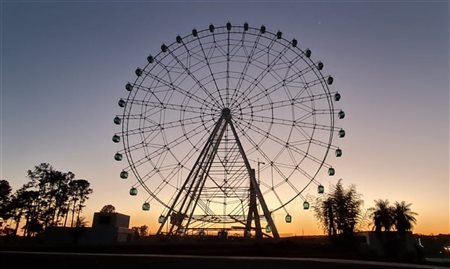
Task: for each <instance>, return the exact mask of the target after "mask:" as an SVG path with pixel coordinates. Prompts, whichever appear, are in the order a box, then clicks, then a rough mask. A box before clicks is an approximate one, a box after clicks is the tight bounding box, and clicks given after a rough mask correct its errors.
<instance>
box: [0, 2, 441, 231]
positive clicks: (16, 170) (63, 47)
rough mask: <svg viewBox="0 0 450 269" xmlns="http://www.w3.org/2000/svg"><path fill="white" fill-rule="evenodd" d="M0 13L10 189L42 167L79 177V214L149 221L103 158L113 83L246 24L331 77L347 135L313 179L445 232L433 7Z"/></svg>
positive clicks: (115, 93)
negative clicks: (405, 205) (274, 35)
mask: <svg viewBox="0 0 450 269" xmlns="http://www.w3.org/2000/svg"><path fill="white" fill-rule="evenodd" d="M1 9H2V10H1V30H2V40H1V45H2V50H1V123H2V124H1V139H2V141H1V166H0V173H1V175H0V176H1V178H2V179H3V178H4V179H7V180H9V181H10V182H11V184H12V186H13V187H14V188H18V187H20V186H21V185H22V184H23V183H25V182H26V180H27V179H26V178H25V173H26V170H27V169H31V168H32V167H33V166H34V165H36V164H38V163H40V162H49V163H51V164H52V165H53V166H54V167H55V168H56V169H58V170H62V171H68V170H70V171H72V172H74V173H75V174H76V175H77V177H79V178H86V179H88V180H89V181H90V182H91V183H92V185H93V188H94V194H93V195H92V197H91V199H90V200H89V202H88V207H87V208H86V210H85V214H86V216H87V217H88V218H90V215H91V214H92V212H94V211H96V210H99V209H100V208H101V207H102V206H103V205H104V204H114V205H115V206H116V208H117V209H118V210H119V211H122V212H124V213H128V214H130V215H132V220H133V219H134V220H135V221H136V223H146V222H147V221H150V219H151V221H152V222H156V219H157V217H156V216H157V215H158V214H159V213H158V212H156V211H155V213H149V214H150V216H148V215H147V216H144V215H142V213H141V211H140V205H141V203H142V199H141V200H139V197H137V198H136V199H131V198H130V197H129V196H128V194H127V193H128V189H129V187H130V186H131V184H132V183H130V182H124V181H121V180H120V179H119V177H118V173H119V172H120V171H121V169H122V166H121V165H118V164H117V163H116V162H114V160H113V158H112V156H113V154H114V153H115V152H116V151H117V150H118V147H119V146H117V145H115V144H113V143H112V142H111V136H112V134H113V133H114V132H115V131H117V130H116V126H114V125H113V123H112V118H113V117H114V115H115V114H116V113H118V112H119V108H118V107H117V105H116V104H117V100H118V99H119V98H120V97H124V96H125V91H124V84H125V83H126V82H127V81H129V80H133V79H134V78H135V76H134V70H135V68H136V67H138V66H141V67H142V66H144V65H145V64H146V56H147V55H148V54H149V53H155V54H156V52H157V51H158V50H159V47H160V45H161V44H162V43H171V42H173V41H174V39H175V36H176V35H178V34H180V35H184V34H187V33H189V32H190V31H191V30H192V28H197V29H203V28H206V27H207V26H208V25H209V24H210V23H213V24H216V25H224V24H225V23H226V22H228V21H230V22H231V23H232V24H243V23H244V22H248V23H249V24H250V25H251V26H255V27H259V26H260V25H262V24H264V25H266V27H267V28H268V29H269V30H271V31H273V32H275V31H277V30H281V31H282V32H283V33H284V36H285V37H286V38H296V39H297V40H298V41H299V44H300V46H301V47H302V48H311V50H312V52H313V57H314V58H315V59H317V60H322V61H323V62H324V63H325V73H327V74H331V75H333V76H334V77H335V84H334V86H333V89H335V90H339V91H340V92H341V93H342V95H343V100H342V102H341V104H340V105H341V107H342V108H343V109H344V110H345V111H346V114H347V116H346V119H345V120H344V121H342V122H340V123H339V125H341V126H343V127H344V128H345V129H346V131H347V136H346V138H345V139H344V140H342V141H339V146H340V147H341V148H343V149H344V152H345V155H344V157H343V158H341V159H338V160H332V161H331V162H332V163H333V165H334V167H336V170H337V174H336V176H337V177H336V178H335V179H328V178H325V179H323V180H322V182H324V183H325V184H324V185H326V186H328V185H329V184H334V183H335V182H336V179H337V178H343V179H344V181H343V182H344V184H355V185H356V186H357V189H358V191H359V192H361V193H362V194H363V195H364V196H363V198H364V199H365V200H366V205H365V206H366V207H367V208H368V207H370V206H372V205H373V203H372V202H373V200H374V199H379V198H383V199H389V200H391V201H397V200H398V201H401V200H405V201H407V202H410V203H413V210H415V211H416V212H418V213H419V224H418V226H417V230H418V231H419V232H420V231H422V232H427V233H428V232H432V233H438V232H449V4H448V2H446V1H442V2H439V1H435V2H408V1H394V2H384V1H383V2H378V3H377V2H367V1H366V2H359V1H337V2H336V3H335V2H303V1H299V2H281V3H280V2H270V1H269V2H243V3H241V2H238V1H233V2H230V1H229V2H226V1H208V2H189V1H186V2H184V1H181V2H145V1H141V2H139V1H117V2H112V3H111V2H106V1H95V2H94V1H84V2H81V3H80V2H70V1H61V2H56V1H47V2H45V1H44V2H42V1H39V2H37V1H36V2H34V1H27V2H22V1H2V5H1ZM297 206H299V207H300V202H298V204H297ZM155 207H156V208H157V206H156V205H155ZM152 214H154V216H153V215H152ZM299 214H300V213H299ZM301 214H303V215H304V216H303V215H302V216H300V218H303V219H309V221H306V220H305V222H303V223H302V222H298V223H296V222H295V221H294V224H296V225H297V226H296V228H295V229H293V233H300V231H302V230H303V232H305V233H315V232H316V230H317V225H315V224H314V223H313V221H311V219H312V213H304V212H301ZM294 216H295V215H294ZM294 220H295V218H294ZM431 227H434V228H431Z"/></svg>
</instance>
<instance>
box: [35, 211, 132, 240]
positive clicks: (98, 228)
mask: <svg viewBox="0 0 450 269" xmlns="http://www.w3.org/2000/svg"><path fill="white" fill-rule="evenodd" d="M129 224H130V216H127V215H124V214H120V213H102V212H97V213H94V219H93V221H92V227H89V228H87V227H76V228H69V227H49V228H47V229H46V230H45V232H44V235H43V237H44V241H45V242H46V243H48V244H83V245H84V244H85V245H105V244H115V243H124V242H131V241H132V240H133V238H134V234H135V233H134V231H133V230H132V229H129Z"/></svg>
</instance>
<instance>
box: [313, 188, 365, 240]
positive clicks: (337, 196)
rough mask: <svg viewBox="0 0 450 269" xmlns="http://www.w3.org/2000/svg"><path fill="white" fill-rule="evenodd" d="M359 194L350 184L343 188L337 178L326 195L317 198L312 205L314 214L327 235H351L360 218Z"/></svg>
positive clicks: (360, 204)
mask: <svg viewBox="0 0 450 269" xmlns="http://www.w3.org/2000/svg"><path fill="white" fill-rule="evenodd" d="M362 203H363V201H362V200H361V195H360V194H359V193H357V192H356V187H355V186H354V185H351V186H350V187H349V188H347V189H345V188H344V186H343V185H342V181H341V180H339V181H338V183H337V184H336V186H334V188H333V189H332V191H331V193H329V194H328V195H327V196H326V197H324V198H321V199H318V202H317V203H316V205H315V206H314V211H315V215H316V217H317V218H318V220H319V222H320V223H321V224H322V226H323V228H324V229H325V230H326V231H327V232H328V235H330V236H331V235H336V234H341V235H343V236H345V237H351V236H353V233H354V231H355V229H356V225H357V223H358V222H359V221H360V220H361V217H362V214H361V206H362Z"/></svg>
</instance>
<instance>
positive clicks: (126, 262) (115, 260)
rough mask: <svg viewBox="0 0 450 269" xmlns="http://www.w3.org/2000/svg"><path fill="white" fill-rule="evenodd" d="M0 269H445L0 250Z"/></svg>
mask: <svg viewBox="0 0 450 269" xmlns="http://www.w3.org/2000/svg"><path fill="white" fill-rule="evenodd" d="M0 261H1V265H2V268H23V267H24V266H27V267H29V266H30V265H33V266H34V267H37V268H42V267H43V268H46V269H51V268H58V269H60V268H77V269H79V268H86V267H88V268H98V267H101V268H106V267H110V268H136V267H139V266H143V267H144V266H145V267H146V268H157V269H161V268H181V267H183V268H198V269H200V268H214V269H222V268H224V269H225V268H226V269H237V268H258V269H265V268H270V269H273V268H283V269H289V268H297V269H298V268H308V269H321V268H333V269H341V268H342V269H344V268H345V269H353V268H364V269H400V268H417V269H432V268H435V269H437V268H446V269H448V268H449V267H439V266H430V265H416V264H404V263H387V262H374V261H357V260H341V259H324V258H280V257H237V256H231V257H222V256H193V255H155V254H105V253H67V252H64V253H63V252H25V251H0ZM13 266H14V267H13Z"/></svg>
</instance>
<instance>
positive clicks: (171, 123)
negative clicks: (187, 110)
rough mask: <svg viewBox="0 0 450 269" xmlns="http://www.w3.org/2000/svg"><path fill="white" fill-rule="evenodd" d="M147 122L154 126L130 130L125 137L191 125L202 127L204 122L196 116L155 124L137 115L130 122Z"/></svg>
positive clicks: (125, 133)
mask: <svg viewBox="0 0 450 269" xmlns="http://www.w3.org/2000/svg"><path fill="white" fill-rule="evenodd" d="M136 119H139V120H145V121H147V122H149V123H151V124H152V126H146V127H138V128H136V129H128V130H127V131H126V132H124V133H123V135H127V136H131V135H136V134H140V133H151V132H155V131H158V130H160V129H173V128H178V127H181V126H189V125H196V124H197V125H201V123H202V121H201V119H200V118H199V117H198V116H194V117H191V118H184V119H183V120H174V121H168V122H164V123H162V124H161V123H159V122H155V121H153V120H151V119H149V118H148V117H145V116H142V115H137V116H136V117H134V118H133V117H130V120H136Z"/></svg>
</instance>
